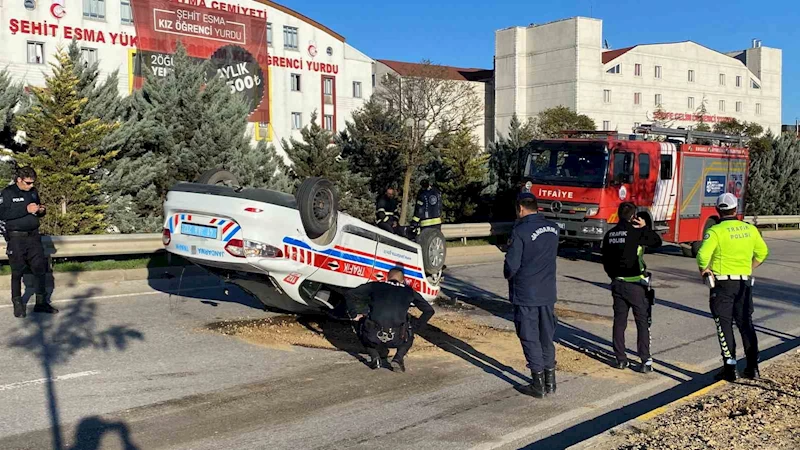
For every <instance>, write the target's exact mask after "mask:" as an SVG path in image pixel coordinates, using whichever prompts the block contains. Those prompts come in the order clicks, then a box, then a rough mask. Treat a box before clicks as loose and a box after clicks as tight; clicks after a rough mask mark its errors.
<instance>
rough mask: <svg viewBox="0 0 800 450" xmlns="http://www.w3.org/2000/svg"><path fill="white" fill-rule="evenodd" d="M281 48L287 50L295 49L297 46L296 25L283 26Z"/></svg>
mask: <svg viewBox="0 0 800 450" xmlns="http://www.w3.org/2000/svg"><path fill="white" fill-rule="evenodd" d="M283 48H286V49H289V50H297V49H298V48H299V40H298V38H297V27H287V26H285V25H284V27H283Z"/></svg>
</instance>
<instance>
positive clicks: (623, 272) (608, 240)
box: [603, 221, 661, 280]
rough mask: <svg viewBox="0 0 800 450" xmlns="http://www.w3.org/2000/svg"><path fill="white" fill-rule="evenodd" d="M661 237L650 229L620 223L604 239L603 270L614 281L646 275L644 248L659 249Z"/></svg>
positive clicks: (625, 222)
mask: <svg viewBox="0 0 800 450" xmlns="http://www.w3.org/2000/svg"><path fill="white" fill-rule="evenodd" d="M660 246H661V236H659V235H658V233H656V232H655V231H653V230H652V229H651V228H650V227H648V226H645V227H643V228H635V227H634V226H633V224H632V223H630V222H627V221H620V222H619V224H618V225H617V226H615V227H614V228H612V229H610V230H609V231H608V233H606V235H605V236H604V237H603V268H604V269H605V271H606V274H608V276H609V278H611V279H612V280H613V279H615V278H632V277H638V276H641V275H646V272H647V266H646V265H645V264H644V259H643V258H642V257H643V255H644V247H650V248H658V247H660Z"/></svg>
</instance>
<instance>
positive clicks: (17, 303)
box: [11, 297, 27, 317]
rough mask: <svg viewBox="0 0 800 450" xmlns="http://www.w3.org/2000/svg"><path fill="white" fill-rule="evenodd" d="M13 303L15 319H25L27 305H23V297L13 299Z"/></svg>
mask: <svg viewBox="0 0 800 450" xmlns="http://www.w3.org/2000/svg"><path fill="white" fill-rule="evenodd" d="M11 303H12V304H14V317H25V316H26V315H27V314H26V311H25V304H24V303H22V297H14V298H12V299H11Z"/></svg>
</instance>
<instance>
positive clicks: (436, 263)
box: [419, 228, 447, 275]
mask: <svg viewBox="0 0 800 450" xmlns="http://www.w3.org/2000/svg"><path fill="white" fill-rule="evenodd" d="M419 245H420V247H422V258H423V260H424V261H423V262H424V265H425V273H426V274H428V275H432V274H436V273H438V272H439V271H441V270H442V267H444V261H445V259H446V258H447V241H445V239H444V234H443V233H442V231H441V230H438V229H436V228H424V229H423V230H422V232H421V233H420V235H419Z"/></svg>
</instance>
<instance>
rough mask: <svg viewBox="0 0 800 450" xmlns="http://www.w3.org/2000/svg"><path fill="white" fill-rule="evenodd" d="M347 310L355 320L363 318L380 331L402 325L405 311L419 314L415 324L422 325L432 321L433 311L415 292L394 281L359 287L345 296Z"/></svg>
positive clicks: (366, 284)
mask: <svg viewBox="0 0 800 450" xmlns="http://www.w3.org/2000/svg"><path fill="white" fill-rule="evenodd" d="M345 300H346V301H347V310H348V311H349V312H350V315H351V316H353V317H355V316H356V315H358V314H364V315H365V316H367V317H369V318H370V319H372V320H374V321H375V322H377V323H378V324H379V325H381V326H382V327H387V328H389V327H397V326H400V325H402V324H403V323H405V322H406V320H407V317H408V309H409V308H410V307H411V306H416V307H417V309H419V310H420V311H422V317H420V319H419V322H420V323H421V324H423V325H424V324H426V323H428V321H429V320H430V319H431V317H433V312H434V311H433V307H432V306H431V305H430V303H428V302H427V301H425V299H424V298H422V296H421V295H419V293H418V292H416V291H414V290H413V289H411V287H409V286H406V285H404V284H401V283H397V282H394V281H385V282H380V281H374V282H369V283H365V284H362V285H361V286H359V287H357V288H355V289H351V290H349V291H348V292H347V293H346V294H345Z"/></svg>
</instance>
